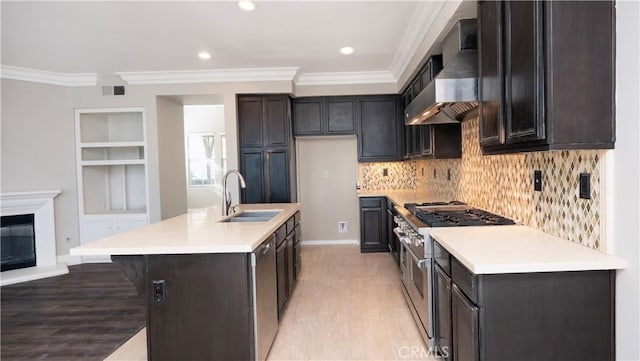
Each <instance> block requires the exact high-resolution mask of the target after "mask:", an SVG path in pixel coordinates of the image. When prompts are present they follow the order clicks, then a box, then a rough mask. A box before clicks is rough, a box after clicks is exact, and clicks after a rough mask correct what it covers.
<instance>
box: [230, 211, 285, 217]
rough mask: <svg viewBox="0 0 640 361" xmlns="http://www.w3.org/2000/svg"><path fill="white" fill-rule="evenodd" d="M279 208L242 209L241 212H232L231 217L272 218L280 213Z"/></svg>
mask: <svg viewBox="0 0 640 361" xmlns="http://www.w3.org/2000/svg"><path fill="white" fill-rule="evenodd" d="M280 212H281V211H280V210H277V211H244V212H242V213H238V214H234V215H233V218H236V217H241V218H253V217H261V218H262V217H264V218H269V219H271V218H273V217H275V216H277V215H278V213H280Z"/></svg>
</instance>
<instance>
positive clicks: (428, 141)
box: [420, 125, 433, 155]
mask: <svg viewBox="0 0 640 361" xmlns="http://www.w3.org/2000/svg"><path fill="white" fill-rule="evenodd" d="M420 128H421V132H420V154H422V155H433V128H432V126H431V125H426V126H421V127H420Z"/></svg>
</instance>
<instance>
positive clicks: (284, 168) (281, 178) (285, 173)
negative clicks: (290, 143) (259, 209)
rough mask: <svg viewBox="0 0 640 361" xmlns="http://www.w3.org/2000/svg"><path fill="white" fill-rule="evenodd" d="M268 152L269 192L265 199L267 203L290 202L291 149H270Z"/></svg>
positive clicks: (267, 180)
mask: <svg viewBox="0 0 640 361" xmlns="http://www.w3.org/2000/svg"><path fill="white" fill-rule="evenodd" d="M266 154H267V165H266V176H265V178H266V183H267V184H266V186H267V187H266V189H267V194H266V198H265V200H264V201H265V202H267V203H288V202H289V201H290V200H291V188H290V186H289V151H288V150H287V149H269V150H267V151H266Z"/></svg>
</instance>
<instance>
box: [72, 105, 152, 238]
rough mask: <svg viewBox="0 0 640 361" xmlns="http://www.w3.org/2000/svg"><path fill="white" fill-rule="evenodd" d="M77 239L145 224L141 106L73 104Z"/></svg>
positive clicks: (145, 179) (145, 170)
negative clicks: (101, 106) (75, 107)
mask: <svg viewBox="0 0 640 361" xmlns="http://www.w3.org/2000/svg"><path fill="white" fill-rule="evenodd" d="M75 128H76V166H77V177H78V202H79V211H80V213H79V217H80V219H79V221H80V222H79V223H80V242H81V243H86V242H91V241H95V240H98V239H101V238H105V237H108V236H112V235H115V234H118V233H122V232H125V231H128V230H131V229H133V228H137V227H140V226H143V225H146V224H148V223H149V211H148V210H149V205H148V203H149V201H148V199H149V196H148V181H147V180H148V174H147V173H148V167H147V157H146V137H145V133H146V132H145V119H144V109H143V108H109V109H77V110H76V112H75Z"/></svg>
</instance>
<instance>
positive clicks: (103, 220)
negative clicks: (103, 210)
mask: <svg viewBox="0 0 640 361" xmlns="http://www.w3.org/2000/svg"><path fill="white" fill-rule="evenodd" d="M80 232H81V233H80V234H81V239H80V243H82V244H84V243H88V242H93V241H97V240H99V239H103V238H107V237H110V236H113V220H112V219H111V217H95V218H94V217H82V222H81V223H80Z"/></svg>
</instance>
